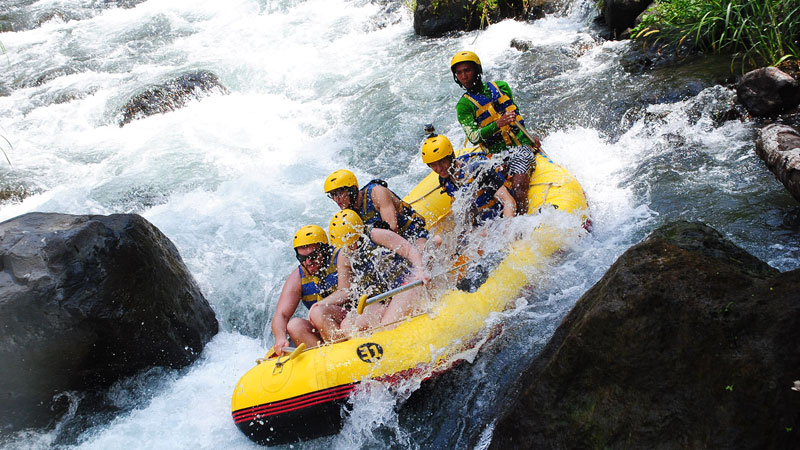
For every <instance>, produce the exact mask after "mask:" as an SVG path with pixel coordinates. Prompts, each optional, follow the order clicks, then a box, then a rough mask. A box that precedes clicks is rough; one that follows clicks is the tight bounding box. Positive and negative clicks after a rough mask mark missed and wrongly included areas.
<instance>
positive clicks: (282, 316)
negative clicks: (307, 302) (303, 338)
mask: <svg viewBox="0 0 800 450" xmlns="http://www.w3.org/2000/svg"><path fill="white" fill-rule="evenodd" d="M300 286H301V284H300V270H298V269H297V268H295V269H294V270H293V271H292V272H291V273H290V274H289V276H288V277H287V278H286V281H285V282H284V283H283V289H281V295H280V297H278V305H277V306H276V307H275V315H273V316H272V336H273V337H274V338H275V345H274V346H273V349H274V350H275V353H277V354H278V355H280V354H281V352H282V350H281V349H283V347H287V346H289V339H288V338H287V337H286V333H287V332H286V326H287V324H288V323H289V319H291V318H292V314H294V312H295V311H296V310H297V306H298V305H299V304H300V296H301V290H300Z"/></svg>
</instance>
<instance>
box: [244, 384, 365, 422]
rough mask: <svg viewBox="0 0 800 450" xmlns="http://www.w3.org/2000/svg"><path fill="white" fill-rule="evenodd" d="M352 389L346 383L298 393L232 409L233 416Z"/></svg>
mask: <svg viewBox="0 0 800 450" xmlns="http://www.w3.org/2000/svg"><path fill="white" fill-rule="evenodd" d="M353 389H355V385H353V384H346V385H342V386H337V387H334V388H329V389H325V390H322V391H314V392H310V393H308V394H303V395H300V396H297V397H292V398H289V399H286V400H281V401H278V402H273V403H264V404H261V405H256V406H251V407H249V408H244V409H240V410H238V411H234V412H233V416H234V417H236V416H239V415H242V414H249V413H251V412H252V411H255V410H262V409H269V408H281V407H285V406H287V405H294V404H297V403H302V402H307V401H311V400H316V399H317V398H318V397H324V396H329V395H336V394H338V393H339V392H343V391H344V392H346V393H350V392H351V391H352V390H353Z"/></svg>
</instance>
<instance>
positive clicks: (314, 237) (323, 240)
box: [292, 225, 328, 248]
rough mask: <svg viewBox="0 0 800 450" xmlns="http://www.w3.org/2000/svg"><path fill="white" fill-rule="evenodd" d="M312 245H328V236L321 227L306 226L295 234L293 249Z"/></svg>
mask: <svg viewBox="0 0 800 450" xmlns="http://www.w3.org/2000/svg"><path fill="white" fill-rule="evenodd" d="M311 244H325V245H327V244H328V235H327V234H325V230H323V229H322V227H321V226H319V225H306V226H304V227H303V228H300V229H299V230H297V233H295V234H294V239H293V240H292V247H294V248H297V247H302V246H304V245H311Z"/></svg>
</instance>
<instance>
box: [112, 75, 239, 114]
mask: <svg viewBox="0 0 800 450" xmlns="http://www.w3.org/2000/svg"><path fill="white" fill-rule="evenodd" d="M213 92H218V93H221V94H227V93H228V89H227V88H226V87H225V86H223V85H222V84H221V83H220V81H219V77H217V76H216V75H215V74H213V73H211V72H206V71H202V70H201V71H197V72H191V73H187V74H184V75H181V76H180V77H178V78H175V79H173V80H170V81H167V82H166V83H164V84H160V85H158V86H153V87H151V88H149V89H147V90H146V91H144V92H142V93H141V94H138V95H136V96H135V97H133V98H132V99H130V100H129V101H128V103H127V104H126V105H125V106H124V107H123V108H122V120H121V121H120V122H119V126H123V125H125V124H127V123H129V122H131V121H133V120H136V119H142V118H144V117H147V116H152V115H153V114H160V113H165V112H169V111H174V110H176V109H179V108H182V107H183V106H185V105H186V103H188V102H189V101H190V100H196V99H200V98H202V97H204V96H207V95H209V94H210V93H213Z"/></svg>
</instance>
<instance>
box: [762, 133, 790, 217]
mask: <svg viewBox="0 0 800 450" xmlns="http://www.w3.org/2000/svg"><path fill="white" fill-rule="evenodd" d="M756 154H758V156H759V157H760V158H761V159H762V160H763V161H764V162H765V163H766V164H767V168H768V169H769V170H770V171H771V172H772V173H774V174H775V177H776V178H777V179H778V180H780V182H781V183H783V185H784V186H785V187H786V189H787V190H788V191H789V193H790V194H792V197H794V198H795V200H797V201H798V202H800V132H798V131H797V129H796V128H794V127H791V126H789V125H781V124H770V125H767V126H765V127H764V128H762V129H761V131H760V133H759V137H758V141H756Z"/></svg>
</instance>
